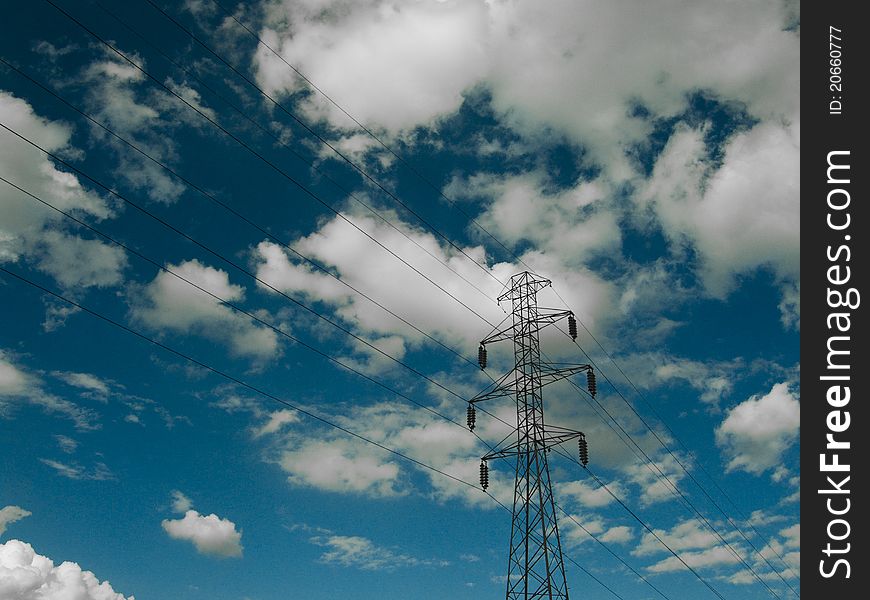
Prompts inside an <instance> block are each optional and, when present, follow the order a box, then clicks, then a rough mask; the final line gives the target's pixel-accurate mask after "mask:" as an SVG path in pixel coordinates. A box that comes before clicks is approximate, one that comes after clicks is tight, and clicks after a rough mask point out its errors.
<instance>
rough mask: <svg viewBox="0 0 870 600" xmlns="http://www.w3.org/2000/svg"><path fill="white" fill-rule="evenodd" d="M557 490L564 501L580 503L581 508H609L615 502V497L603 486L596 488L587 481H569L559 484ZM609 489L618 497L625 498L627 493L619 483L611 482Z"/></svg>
mask: <svg viewBox="0 0 870 600" xmlns="http://www.w3.org/2000/svg"><path fill="white" fill-rule="evenodd" d="M557 488H558V491H559V497H561V498H563V499H565V498H566V497H570V498H571V499H573V500H575V501H577V502H579V503H580V505H581V506H585V507H588V508H600V507H602V506H607V505H608V504H610V503H611V502H613V501H614V500H613V496H611V495H610V494H609V493H608V492H607V489H605V488H604V487H603V486H598V487H596V486H593V485H592V484H589V483H586V482H585V481H580V480H577V481H569V482H567V483H562V484H557ZM607 488H609V489H610V490H611V491H612V492H613V493H614V494H615V495H616V496H618V497H623V496H625V491H624V490H623V489H622V486H621V485H620V484H619V482H611V483H610V484H608V486H607Z"/></svg>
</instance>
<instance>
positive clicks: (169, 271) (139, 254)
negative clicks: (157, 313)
mask: <svg viewBox="0 0 870 600" xmlns="http://www.w3.org/2000/svg"><path fill="white" fill-rule="evenodd" d="M0 181H3V182H5V183H6V184H7V185H9V186H11V187H13V188H15V189H17V190H18V191H19V192H21V193H23V194H25V195H26V196H28V197H29V198H31V199H32V200H34V201H37V202H39V203H40V204H42V205H44V206H45V207H47V208H49V209H51V210H53V211H55V212H57V213H59V214H60V215H62V216H64V217H66V218H67V219H69V220H71V221H73V222H75V223H76V224H78V225H80V226H82V227H84V228H86V229H88V230H89V231H91V232H93V233H95V234H96V235H98V236H100V237H102V238H103V239H105V240H107V241H109V242H110V243H112V244H115V245H116V246H118V247H120V248H122V249H124V250H125V251H127V252H129V253H131V254H133V255H134V256H136V257H138V258H140V259H142V260H144V261H145V262H147V263H149V264H150V265H152V266H154V267H156V268H157V269H159V270H160V271H162V272H165V273H167V274H169V275H171V276H173V277H175V278H176V279H178V280H180V281H182V282H184V283H186V284H188V285H189V286H191V287H193V288H195V289H197V290H199V291H200V292H202V293H204V294H206V295H208V296H210V297H212V298H213V299H214V300H216V301H217V302H219V303H220V304H222V305H225V306H227V307H229V308H231V309H233V310H235V311H236V312H239V313H240V314H243V315H245V316H247V317H248V318H250V319H251V320H253V321H255V322H257V323H259V324H261V325H264V326H265V327H268V328H269V329H271V330H273V331H274V332H276V333H277V334H279V335H281V336H283V337H286V338H287V339H289V340H290V341H292V342H294V343H297V344H299V345H301V346H303V347H305V348H306V349H308V350H310V351H312V352H314V353H316V354H318V355H319V356H321V357H323V358H326V359H327V360H330V361H331V362H333V363H335V364H337V365H338V366H340V367H342V368H344V369H346V370H348V371H350V372H352V373H354V374H356V375H358V376H360V377H362V378H364V379H366V380H367V381H369V382H371V383H374V384H375V385H377V386H379V387H381V388H383V389H384V390H386V391H388V392H390V393H392V394H395V395H396V396H397V397H399V398H402V399H404V400H406V401H408V402H410V403H412V404H415V405H417V406H419V407H421V408H423V409H425V410H427V411H428V412H430V413H432V414H434V415H435V416H437V417H439V418H442V419H444V420H446V421H448V422H450V423H451V424H453V425H455V426H458V427H460V428H461V429H463V431H468V430H467V429H466V428H465V427H463V426H462V425H461V424H460V423H458V422H457V421H455V420H453V419H451V418H450V417H448V416H446V415H444V414H443V413H440V412H438V411H436V410H434V409H432V408H430V407H428V406H427V405H425V404H423V403H421V402H419V401H417V400H415V399H413V398H411V397H410V396H408V395H407V394H404V393H402V392H400V391H398V390H396V389H395V388H393V387H391V386H389V385H387V384H384V383H383V382H381V381H379V380H377V379H375V378H373V377H370V376H368V375H366V374H364V373H362V372H360V371H359V370H357V369H355V368H354V367H352V366H350V365H348V364H347V363H345V362H343V361H341V360H339V359H336V358H335V357H333V356H331V355H329V354H326V353H324V352H323V351H321V350H319V349H317V348H315V347H313V346H311V345H310V344H308V343H306V342H304V341H303V340H301V339H299V338H297V337H296V336H293V335H291V334H289V333H287V332H285V331H283V330H282V329H280V328H278V327H277V326H275V325H274V324H272V323H269V322H267V321H265V320H264V319H262V318H260V317H258V316H257V315H255V314H253V313H251V312H249V311H247V310H245V309H244V308H242V307H240V306H238V305H237V304H235V303H233V302H231V301H229V300H226V299H224V298H222V297H220V296H218V295H216V294H214V293H213V292H211V291H209V290H207V289H205V288H203V287H202V286H200V285H198V284H197V283H195V282H194V281H191V280H190V279H188V278H186V277H184V276H183V275H181V274H179V273H177V272H176V271H174V270H173V269H171V268H170V267H166V266H164V265H162V264H161V263H159V262H158V261H156V260H154V259H152V258H149V257H148V256H146V255H145V254H143V253H142V252H139V251H138V250H136V249H134V248H132V247H131V246H129V245H127V244H124V243H123V242H120V241H118V240H116V239H115V238H113V237H112V236H110V235H108V234H106V233H104V232H103V231H101V230H100V229H98V228H96V227H94V226H92V225H90V224H88V223H86V222H84V221H82V220H81V219H79V218H77V217H75V216H74V215H72V214H70V213H69V212H66V211H64V210H62V209H59V208H58V207H56V206H55V205H53V204H51V203H50V202H48V201H46V200H44V199H42V198H40V197H39V196H37V195H35V194H33V193H31V192H29V191H28V190H26V189H24V188H22V187H21V186H19V185H17V184H15V183H14V182H12V181H10V180H8V179H6V178H5V177H4V176H3V175H2V174H0ZM499 420H501V419H499ZM502 422H504V421H502ZM469 433H471V434H472V435H474V436H475V437H476V438H477V439H478V440H479V441H481V442H482V443H483V444H484V445H487V446H488V444H487V442H486V441H485V440H484V439H483V438H482V437H481V436H480V435H479V434H477V433H474V432H469ZM557 506H558V504H557ZM559 509H560V510H562V511H563V512H565V511H564V509H562V508H561V506H559ZM566 514H567V515H568V517H569V518H571V519H572V520H573V521H575V523H577V525H578V526H579V527H580V528H581V529H583V530H584V531H585V532H586V533H587V534H589V535H590V536H591V537H592V538H593V540H595V541H596V542H597V543H598V544H600V545H601V546H602V547H603V548H605V550H607V552H608V553H610V554H611V555H612V556H614V557H615V558H617V560H619V561H620V562H622V564H623V565H624V566H626V567H627V568H628V569H629V570H631V571H632V572H633V573H635V574H636V575H637V576H638V577H639V578H640V579H642V580H643V581H644V582H646V583H647V584H648V585H649V586H650V587H652V588H653V589H654V590H656V591H657V592H658V593H659V594H660V595H663V594H662V592H661V591H660V590H659V589H658V588H656V587H655V586H654V585H653V584H652V583H651V582H649V581H648V580H647V579H646V578H645V577H644V576H643V575H641V574H640V573H638V572H637V571H636V570H635V569H634V568H633V567H632V566H631V565H629V564H628V563H627V562H625V560H624V559H622V557H620V556H619V555H618V554H616V553H615V552H613V550H612V549H611V548H610V547H609V546H607V544H605V543H604V542H602V541H601V540H600V539H598V538H597V537H596V536H594V535H593V534H592V533H591V532H589V531H588V530H587V529H586V528H585V527H584V526H583V525H582V524H581V523H579V522H577V521H576V519H574V518H573V516H571V515H570V514H568V513H566ZM569 560H571V559H570V558H569ZM572 562H573V561H572ZM590 576H592V575H591V574H590ZM663 596H664V595H663ZM664 597H665V598H667V596H664Z"/></svg>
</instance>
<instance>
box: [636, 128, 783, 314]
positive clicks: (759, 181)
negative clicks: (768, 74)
mask: <svg viewBox="0 0 870 600" xmlns="http://www.w3.org/2000/svg"><path fill="white" fill-rule="evenodd" d="M798 135H799V130H798V129H797V128H795V127H788V126H783V125H781V124H772V123H763V124H761V125H758V126H756V127H754V128H753V129H751V130H750V131H748V132H745V133H740V134H737V135H735V136H734V137H733V138H732V139H731V140H730V141H729V143H728V144H727V146H726V148H725V158H724V161H723V164H722V166H721V167H720V168H718V170H716V171H715V172H713V173H709V172H708V170H709V164H708V163H707V161H706V159H705V155H706V147H705V145H704V142H703V139H702V138H703V132H702V131H700V130H697V129H688V128H683V129H680V130H678V131H677V132H676V133H675V134H674V135H673V136H672V137H671V139H670V141H669V142H668V145H667V146H666V148H665V149H664V151H663V152H662V155H661V156H660V157H659V159H658V161H657V162H656V166H655V168H654V170H653V175H652V177H651V179H650V180H649V181H648V182H647V184H646V188H645V189H644V190H642V191H641V192H640V198H641V199H642V200H644V201H646V202H651V203H652V205H653V206H654V208H655V210H656V214H657V215H658V217H659V220H660V221H661V223H662V225H663V226H664V229H665V232H666V233H667V234H668V235H669V237H670V238H671V239H672V240H673V241H674V242H675V243H677V244H680V243H683V242H684V241H685V240H688V241H690V242H691V243H692V244H694V246H695V247H696V248H697V250H698V251H699V253H700V255H701V257H702V268H701V275H702V276H703V278H704V282H705V284H706V287H707V289H708V290H709V292H710V293H711V294H713V295H715V296H718V297H722V296H724V295H725V294H726V293H727V292H728V291H730V290H731V288H732V287H733V286H734V277H735V276H736V275H737V274H740V273H744V272H749V271H752V270H754V269H756V268H758V267H769V268H771V269H772V270H773V272H774V273H775V274H776V276H777V278H778V279H779V280H780V281H784V282H788V283H789V285H790V286H791V287H789V288H788V289H789V290H790V289H792V288H793V286H794V282H796V281H797V280H798V278H799V276H800V268H799V265H800V235H799V232H800V211H799V210H798V208H799V198H800V191H799V190H800V188H799V179H798V178H797V177H796V172H797V168H798V165H799V160H800V144H799V138H798ZM788 293H789V297H791V296H793V293H791V292H788ZM786 304H787V307H788V309H789V310H790V311H792V312H793V311H794V310H796V305H795V303H794V302H792V301H788V302H787V303H786Z"/></svg>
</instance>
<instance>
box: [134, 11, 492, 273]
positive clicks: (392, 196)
mask: <svg viewBox="0 0 870 600" xmlns="http://www.w3.org/2000/svg"><path fill="white" fill-rule="evenodd" d="M145 2H147V3H148V4H150V5H151V6H152V7H153V8H154V9H155V10H157V11H159V12H160V13H161V14H162V15H163V16H164V17H166V18H167V19H168V20H169V21H171V22H172V23H174V24H175V25H176V26H177V27H178V28H179V29H180V30H181V31H183V32H184V33H186V34H187V35H188V36H190V38H191V39H192V40H194V41H195V42H196V43H197V44H199V45H200V46H202V47H203V48H204V49H205V50H206V51H208V52H209V53H210V54H212V55H213V56H214V57H215V58H217V59H218V60H219V61H220V62H222V63H223V64H224V65H226V66H227V67H228V68H229V69H230V70H232V71H233V73H235V74H236V75H238V76H239V77H241V78H242V79H243V80H244V81H245V82H247V83H248V85H250V86H252V87H253V88H254V89H256V90H257V92H259V93H260V94H261V95H262V96H263V97H264V98H266V99H268V100H269V101H270V102H271V103H272V104H273V105H274V106H275V107H276V108H278V109H279V110H281V112H283V113H284V114H286V115H287V116H289V117H290V118H291V119H293V120H294V121H295V122H296V123H298V124H299V125H300V126H302V127H303V128H304V129H305V130H306V131H307V132H308V133H310V134H311V135H313V136H314V137H316V138H317V139H318V140H319V141H320V142H321V143H322V144H324V145H325V146H326V147H328V148H329V149H330V150H332V151H333V152H334V153H335V154H336V155H337V156H339V157H340V158H341V159H342V160H344V162H346V163H347V164H348V165H350V166H351V167H352V168H353V169H354V170H355V171H357V172H358V173H359V174H360V175H362V176H363V177H364V178H365V179H366V180H368V181H369V182H370V183H371V184H372V185H374V186H375V187H377V188H378V189H379V190H381V191H382V192H383V193H384V194H386V195H387V196H388V197H389V198H390V199H392V200H393V201H394V202H396V203H398V204H399V205H401V206H402V207H403V208H404V209H405V210H407V211H408V212H409V213H411V214H412V215H414V216H415V217H416V218H417V219H418V220H419V221H420V222H421V223H423V224H424V225H426V226H427V227H428V228H429V229H431V230H432V231H433V232H434V233H435V234H437V235H438V236H439V237H440V238H441V239H443V240H444V241H445V242H447V243H448V244H449V245H450V246H452V247H453V248H455V249H456V250H457V251H459V252H460V253H461V254H462V255H464V256H465V257H466V258H468V260H470V261H471V262H473V263H474V264H476V265H477V266H478V267H479V268H480V269H481V270H482V271H483V272H484V273H486V274H487V275H489V276H490V277H492V278H493V279H495V280H496V281H498V279H497V278H496V277H495V276H494V275H493V274H492V273H491V272H490V270H489V269H488V268H487V267H486V266H485V265H481V264H480V263H479V262H477V260H475V259H474V258H473V257H472V256H470V255H469V254H467V253H466V252H465V250H463V249H462V248H461V247H459V246H458V245H457V244H455V243H454V242H453V241H452V240H451V239H450V238H449V237H447V236H446V235H444V234H443V233H441V232H440V231H439V230H438V229H437V228H435V227H434V226H433V225H431V224H430V223H429V222H427V221H426V220H425V219H424V218H423V217H422V216H421V215H420V214H419V213H417V212H416V211H415V210H414V209H412V208H411V207H410V206H408V204H407V203H405V202H403V201H402V200H401V199H400V198H399V197H398V196H396V195H395V194H394V193H393V192H391V191H390V190H388V189H387V188H386V187H384V185H383V184H381V183H380V182H379V181H378V180H376V179H375V178H374V177H372V176H371V175H370V174H369V173H368V172H367V171H366V170H365V169H363V168H362V167H360V166H359V165H357V164H356V163H355V162H353V161H352V160H350V159H349V158H348V157H347V156H346V155H345V154H344V153H343V152H341V151H340V150H339V149H338V148H336V147H335V146H334V145H333V144H331V143H330V142H329V141H328V140H327V139H326V138H324V137H323V136H321V135H320V134H319V133H317V132H316V131H314V129H312V128H311V127H310V126H309V125H308V124H307V123H305V121H303V120H302V119H300V118H299V117H298V116H296V115H295V114H294V113H293V112H291V111H290V110H288V109H287V108H286V107H285V106H284V105H283V104H281V103H280V102H278V101H277V100H275V99H274V98H272V96H270V95H269V94H268V93H266V91H265V90H263V89H262V88H261V87H259V86H258V85H257V84H256V83H255V82H254V81H252V80H251V79H250V78H249V77H248V76H247V75H245V74H244V73H242V72H241V71H239V70H238V69H237V68H236V67H235V66H233V65H232V64H231V63H230V62H229V61H227V60H226V59H224V58H223V57H222V56H221V55H220V54H218V53H217V52H215V51H214V50H212V49H211V47H209V46H208V44H206V43H205V42H203V41H202V40H201V39H199V37H198V36H197V35H196V34H194V33H193V32H192V31H190V29H188V28H187V27H185V26H184V25H182V24H181V23H179V22H178V20H177V19H175V18H174V17H173V16H172V15H170V14H169V13H167V12H166V11H165V10H163V9H162V8H161V7H160V6H158V5H157V4H155V3H154V2H153V0H145ZM498 282H499V283H501V282H500V281H498Z"/></svg>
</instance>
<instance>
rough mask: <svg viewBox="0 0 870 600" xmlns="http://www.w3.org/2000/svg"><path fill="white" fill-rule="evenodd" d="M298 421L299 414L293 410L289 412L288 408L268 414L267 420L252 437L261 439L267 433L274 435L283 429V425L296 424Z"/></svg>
mask: <svg viewBox="0 0 870 600" xmlns="http://www.w3.org/2000/svg"><path fill="white" fill-rule="evenodd" d="M299 420H300V419H299V413H297V412H296V411H295V410H290V409H288V408H285V409H282V410H276V411H275V412H272V413H269V418H268V420H267V421H266V422H265V423H263V424H262V425H261V426H260V427H258V428H256V429H255V430H254V437H262V436H264V435H267V434H269V433H276V432H277V431H279V430H280V429H281V428H282V427H284V425H289V424H291V423H298V422H299Z"/></svg>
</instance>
